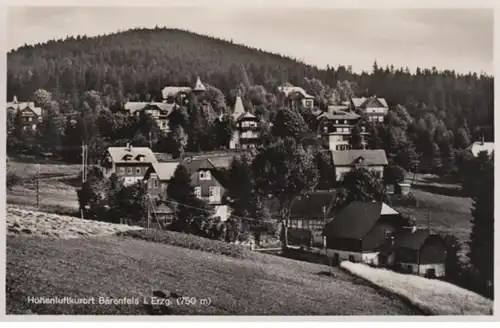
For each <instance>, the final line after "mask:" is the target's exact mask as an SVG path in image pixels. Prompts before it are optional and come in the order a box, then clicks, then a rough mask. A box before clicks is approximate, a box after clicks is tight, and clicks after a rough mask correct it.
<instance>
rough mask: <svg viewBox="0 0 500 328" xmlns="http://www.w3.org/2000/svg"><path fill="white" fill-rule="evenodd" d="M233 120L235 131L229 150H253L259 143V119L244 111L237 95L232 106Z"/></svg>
mask: <svg viewBox="0 0 500 328" xmlns="http://www.w3.org/2000/svg"><path fill="white" fill-rule="evenodd" d="M233 120H234V122H235V123H236V129H235V131H234V133H233V137H232V138H231V141H230V142H229V148H230V149H235V148H241V149H249V148H255V147H256V146H257V144H258V141H259V119H258V118H257V117H256V116H255V115H253V114H252V113H250V112H247V111H246V110H245V108H244V107H243V101H242V100H241V97H240V95H239V94H238V95H237V96H236V102H235V104H234V110H233Z"/></svg>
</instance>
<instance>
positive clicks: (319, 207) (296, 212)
mask: <svg viewBox="0 0 500 328" xmlns="http://www.w3.org/2000/svg"><path fill="white" fill-rule="evenodd" d="M336 195H337V193H336V192H335V191H314V192H310V193H307V194H305V195H304V196H301V197H298V198H296V199H295V200H294V202H293V204H292V208H291V212H290V217H291V218H292V219H295V218H302V219H308V218H311V219H318V218H323V216H324V213H323V206H325V208H326V210H327V213H326V218H327V219H328V218H332V217H333V204H334V202H335V197H336Z"/></svg>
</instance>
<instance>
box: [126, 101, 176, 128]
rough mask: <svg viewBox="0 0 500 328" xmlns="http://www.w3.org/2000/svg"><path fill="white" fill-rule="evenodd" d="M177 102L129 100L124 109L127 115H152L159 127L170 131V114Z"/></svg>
mask: <svg viewBox="0 0 500 328" xmlns="http://www.w3.org/2000/svg"><path fill="white" fill-rule="evenodd" d="M175 107H176V104H167V103H162V102H133V101H128V102H126V103H125V105H124V106H123V111H124V112H125V113H126V114H127V115H131V116H140V115H141V113H145V114H148V115H150V116H151V117H152V118H153V119H154V121H155V122H156V124H157V125H158V128H159V129H160V130H161V131H163V132H168V131H169V125H168V122H169V116H170V114H171V113H172V111H173V110H174V109H175Z"/></svg>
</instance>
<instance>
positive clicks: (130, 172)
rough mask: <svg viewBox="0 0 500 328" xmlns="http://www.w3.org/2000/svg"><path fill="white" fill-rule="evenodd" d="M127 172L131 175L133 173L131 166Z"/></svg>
mask: <svg viewBox="0 0 500 328" xmlns="http://www.w3.org/2000/svg"><path fill="white" fill-rule="evenodd" d="M127 174H128V175H131V174H132V168H131V167H127Z"/></svg>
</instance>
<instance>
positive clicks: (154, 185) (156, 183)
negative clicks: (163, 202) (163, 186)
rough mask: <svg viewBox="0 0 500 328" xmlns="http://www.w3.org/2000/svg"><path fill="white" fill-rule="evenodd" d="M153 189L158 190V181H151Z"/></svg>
mask: <svg viewBox="0 0 500 328" xmlns="http://www.w3.org/2000/svg"><path fill="white" fill-rule="evenodd" d="M153 188H158V179H154V180H153Z"/></svg>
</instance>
